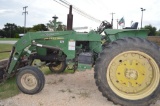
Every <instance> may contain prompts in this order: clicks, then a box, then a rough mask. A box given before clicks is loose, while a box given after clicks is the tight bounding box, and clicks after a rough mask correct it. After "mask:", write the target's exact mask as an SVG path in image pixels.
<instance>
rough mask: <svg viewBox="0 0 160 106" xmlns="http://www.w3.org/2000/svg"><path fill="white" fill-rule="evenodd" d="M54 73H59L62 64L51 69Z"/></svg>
mask: <svg viewBox="0 0 160 106" xmlns="http://www.w3.org/2000/svg"><path fill="white" fill-rule="evenodd" d="M52 68H53V70H54V71H59V70H60V69H61V68H62V62H61V63H60V64H59V65H57V66H56V67H52Z"/></svg>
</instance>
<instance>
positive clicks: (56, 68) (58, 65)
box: [49, 61, 67, 73]
mask: <svg viewBox="0 0 160 106" xmlns="http://www.w3.org/2000/svg"><path fill="white" fill-rule="evenodd" d="M66 66H67V65H66V61H58V62H55V63H54V64H50V65H49V69H50V70H51V71H52V72H54V73H62V72H64V71H65V69H66Z"/></svg>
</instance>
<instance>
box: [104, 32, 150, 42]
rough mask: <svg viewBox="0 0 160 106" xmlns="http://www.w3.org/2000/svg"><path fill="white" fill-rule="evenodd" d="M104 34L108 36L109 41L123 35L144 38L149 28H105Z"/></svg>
mask: <svg viewBox="0 0 160 106" xmlns="http://www.w3.org/2000/svg"><path fill="white" fill-rule="evenodd" d="M104 32H105V34H106V35H107V36H108V38H109V40H110V42H112V41H115V40H117V39H120V38H124V37H140V38H146V37H147V35H148V32H149V30H137V29H105V30H104Z"/></svg>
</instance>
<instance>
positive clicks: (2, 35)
mask: <svg viewBox="0 0 160 106" xmlns="http://www.w3.org/2000/svg"><path fill="white" fill-rule="evenodd" d="M1 37H5V33H4V31H3V30H1V29H0V38H1Z"/></svg>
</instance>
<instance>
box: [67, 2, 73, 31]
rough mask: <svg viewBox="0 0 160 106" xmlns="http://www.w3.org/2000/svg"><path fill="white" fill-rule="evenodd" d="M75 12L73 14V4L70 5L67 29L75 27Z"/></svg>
mask: <svg viewBox="0 0 160 106" xmlns="http://www.w3.org/2000/svg"><path fill="white" fill-rule="evenodd" d="M72 26H73V14H72V5H70V7H69V14H68V15H67V30H72V29H73V27H72Z"/></svg>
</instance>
